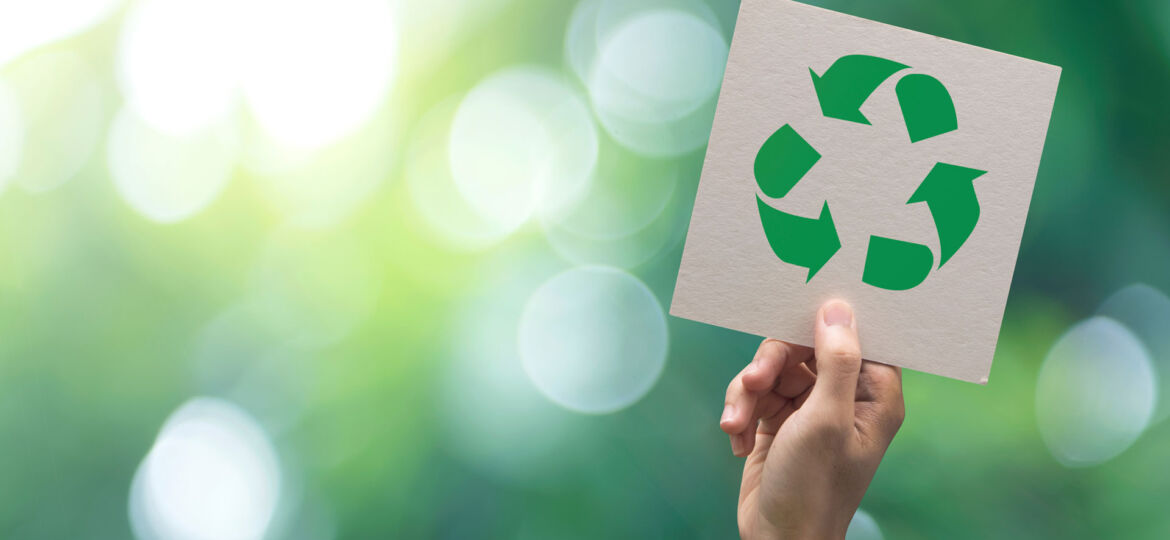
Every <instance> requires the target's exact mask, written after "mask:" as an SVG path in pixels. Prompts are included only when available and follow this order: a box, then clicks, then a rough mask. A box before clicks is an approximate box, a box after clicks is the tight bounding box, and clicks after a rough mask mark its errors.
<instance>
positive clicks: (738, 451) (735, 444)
mask: <svg viewBox="0 0 1170 540" xmlns="http://www.w3.org/2000/svg"><path fill="white" fill-rule="evenodd" d="M731 453H732V454H734V455H735V457H743V456H744V454H743V439H742V438H741V437H740V436H739V434H738V433H736V434H732V435H731Z"/></svg>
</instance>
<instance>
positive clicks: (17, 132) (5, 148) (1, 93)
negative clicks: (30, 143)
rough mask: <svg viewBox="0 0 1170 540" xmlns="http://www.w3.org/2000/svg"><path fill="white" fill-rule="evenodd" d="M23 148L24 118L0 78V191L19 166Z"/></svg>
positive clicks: (6, 85) (0, 191)
mask: <svg viewBox="0 0 1170 540" xmlns="http://www.w3.org/2000/svg"><path fill="white" fill-rule="evenodd" d="M23 149H24V118H23V117H22V115H21V113H20V103H18V102H17V101H16V95H15V94H14V93H13V92H12V90H11V88H10V87H9V86H8V84H7V83H6V82H5V81H4V80H2V79H0V193H3V192H4V190H5V189H6V188H7V187H8V183H9V182H10V181H11V180H12V176H13V175H14V174H16V170H17V169H19V168H20V156H21V153H22V151H23Z"/></svg>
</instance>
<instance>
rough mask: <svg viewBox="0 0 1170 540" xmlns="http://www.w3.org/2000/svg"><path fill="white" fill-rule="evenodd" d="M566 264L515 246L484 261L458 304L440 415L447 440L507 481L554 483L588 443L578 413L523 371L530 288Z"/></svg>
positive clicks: (477, 465)
mask: <svg viewBox="0 0 1170 540" xmlns="http://www.w3.org/2000/svg"><path fill="white" fill-rule="evenodd" d="M561 268H562V265H561V263H559V262H558V261H556V260H554V259H552V258H550V257H547V256H543V255H534V254H531V253H521V254H515V253H508V256H507V257H500V258H496V259H493V260H492V261H489V262H488V263H485V264H483V265H482V267H481V268H479V269H478V270H477V272H476V275H477V276H480V277H479V279H477V280H476V282H477V283H476V286H475V287H474V288H473V289H472V290H471V291H469V292H468V293H467V294H464V295H462V296H463V297H464V298H466V300H465V301H464V303H463V305H462V306H460V307H459V309H457V310H456V315H455V317H454V322H453V324H452V325H451V326H452V328H453V332H452V335H453V336H458V339H453V340H449V344H450V345H449V346H450V350H449V351H447V353H448V356H449V357H448V361H447V362H445V363H444V368H445V369H444V376H443V385H442V399H441V403H442V410H443V413H444V414H443V421H442V422H441V424H442V426H443V429H444V434H445V435H446V437H447V442H446V444H445V446H446V447H448V448H450V449H451V451H452V453H453V455H454V456H455V457H457V458H458V459H460V460H461V461H463V462H465V463H467V464H469V465H471V466H473V467H475V468H476V469H477V470H479V471H481V472H483V473H485V474H487V475H489V476H491V477H494V478H498V479H500V480H503V481H506V482H509V483H516V484H522V485H537V486H541V485H547V484H549V483H555V482H556V481H558V480H560V479H562V478H563V476H564V475H565V474H567V473H571V472H572V471H573V469H574V463H575V462H574V461H573V456H575V455H576V454H577V453H578V452H579V451H580V450H581V449H582V448H583V447H584V446H585V443H584V439H585V437H583V436H582V432H583V430H582V429H581V427H580V426H578V425H576V424H575V421H579V420H580V417H579V415H574V414H573V413H571V412H569V411H567V410H565V409H564V408H562V407H559V406H557V405H555V404H553V403H552V402H550V401H549V400H548V399H546V398H545V397H544V396H542V395H541V394H540V392H538V391H537V390H536V388H534V387H533V386H532V382H531V381H530V380H529V379H528V377H527V376H526V375H525V374H524V368H523V366H522V365H521V361H520V354H519V351H518V350H517V343H516V329H517V327H518V325H519V324H520V316H521V313H522V311H523V309H524V301H525V299H526V294H527V293H530V292H531V291H532V290H533V289H534V288H536V287H537V286H538V285H539V284H540V283H541V282H542V281H543V280H545V279H547V278H548V277H549V276H551V275H555V273H556V271H557V270H559V269H561Z"/></svg>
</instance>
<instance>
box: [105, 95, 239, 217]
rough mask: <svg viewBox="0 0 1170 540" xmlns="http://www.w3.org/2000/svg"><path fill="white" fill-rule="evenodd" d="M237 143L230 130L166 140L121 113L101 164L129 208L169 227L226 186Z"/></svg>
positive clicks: (229, 127) (218, 128)
mask: <svg viewBox="0 0 1170 540" xmlns="http://www.w3.org/2000/svg"><path fill="white" fill-rule="evenodd" d="M238 140H239V139H238V134H237V131H236V129H235V128H234V126H232V125H217V126H210V127H209V128H207V129H205V130H204V131H200V132H194V133H190V134H187V135H169V134H166V133H163V132H159V131H156V130H155V129H154V128H152V127H151V126H150V125H148V124H147V123H146V122H144V121H143V120H141V119H139V118H138V116H137V115H136V114H134V113H133V112H132V111H131V110H129V109H123V110H122V111H121V112H120V113H118V115H117V117H116V118H115V119H114V122H113V124H112V125H111V126H110V134H109V136H108V140H107V143H106V144H107V147H106V153H107V156H106V161H107V165H108V166H109V170H110V176H111V177H112V178H113V181H114V187H115V188H116V189H117V191H118V194H119V195H121V196H122V199H123V200H125V201H126V203H127V204H129V205H130V207H131V208H133V209H134V210H135V211H137V212H138V213H139V214H142V215H143V216H145V217H146V218H148V219H151V220H153V221H157V222H159V223H174V222H178V221H182V220H184V219H187V218H189V217H191V216H193V215H195V214H197V213H199V212H200V211H201V210H203V209H204V208H206V207H207V206H208V205H209V204H211V202H212V201H213V200H215V198H216V197H218V196H219V194H220V193H221V192H222V191H223V189H224V187H226V186H227V183H228V181H229V180H230V179H231V177H232V172H233V171H234V169H235V159H236V155H237V150H238Z"/></svg>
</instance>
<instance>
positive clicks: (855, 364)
mask: <svg viewBox="0 0 1170 540" xmlns="http://www.w3.org/2000/svg"><path fill="white" fill-rule="evenodd" d="M825 355H826V356H828V358H826V360H828V361H829V362H828V363H829V364H830V365H832V366H834V367H836V368H839V369H842V370H846V371H858V370H860V369H861V348H860V347H858V346H857V344H856V343H837V344H834V345H832V346H830V347H828V348H827V349H826V350H825Z"/></svg>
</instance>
